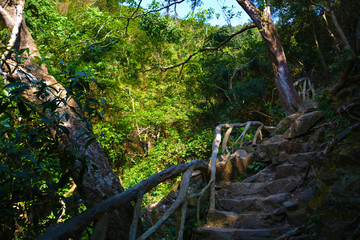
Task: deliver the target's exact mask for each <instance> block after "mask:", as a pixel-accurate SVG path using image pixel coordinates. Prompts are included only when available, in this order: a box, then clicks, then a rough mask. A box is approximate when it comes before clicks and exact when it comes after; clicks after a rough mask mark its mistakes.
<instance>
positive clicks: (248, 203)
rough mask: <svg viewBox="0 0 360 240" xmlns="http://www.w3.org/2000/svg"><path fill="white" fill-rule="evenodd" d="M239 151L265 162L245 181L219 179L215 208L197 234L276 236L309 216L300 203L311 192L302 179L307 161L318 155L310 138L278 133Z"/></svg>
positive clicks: (216, 239)
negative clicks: (291, 137)
mask: <svg viewBox="0 0 360 240" xmlns="http://www.w3.org/2000/svg"><path fill="white" fill-rule="evenodd" d="M239 151H246V152H247V153H248V156H247V157H246V159H247V161H249V160H248V159H251V161H250V162H253V161H258V162H263V163H266V164H267V167H265V168H264V169H262V170H261V171H259V172H258V173H256V174H255V175H252V176H250V177H248V178H246V179H244V180H242V181H238V182H236V181H234V180H233V181H232V182H230V183H229V182H227V184H226V183H224V182H221V180H220V181H219V182H218V183H217V191H216V210H214V211H210V212H209V213H208V216H207V223H206V224H205V225H204V226H202V227H200V228H198V229H197V230H196V232H195V233H194V235H193V239H197V240H202V239H206V240H212V239H214V240H220V239H221V240H227V239H239V240H241V239H244V240H245V239H246V240H251V239H254V240H255V239H256V240H262V239H276V238H277V237H279V236H281V235H282V234H284V233H286V232H288V231H290V230H292V229H294V228H295V227H296V226H297V225H299V224H300V223H301V221H302V220H304V221H306V219H308V216H306V214H305V211H302V209H301V208H303V205H304V204H303V203H305V202H306V201H307V200H308V199H309V195H311V194H312V193H311V191H309V189H308V188H306V187H304V186H302V185H303V184H302V183H303V179H304V176H305V175H306V172H307V167H308V165H309V164H308V163H309V161H311V160H312V159H314V158H315V157H317V156H318V155H319V153H318V152H314V151H313V147H312V146H311V144H310V143H308V142H305V143H303V142H300V143H299V142H294V141H289V140H286V139H284V138H283V137H282V136H279V135H277V136H274V137H272V138H270V139H268V140H266V141H263V143H262V144H258V145H252V146H251V147H247V148H246V147H245V148H244V149H242V150H239ZM238 155H244V153H243V152H242V154H238ZM235 162H236V161H234V163H235ZM232 168H233V169H236V166H233V167H232Z"/></svg>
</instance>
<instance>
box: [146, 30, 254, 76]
mask: <svg viewBox="0 0 360 240" xmlns="http://www.w3.org/2000/svg"><path fill="white" fill-rule="evenodd" d="M255 27H256V26H255V24H250V25H246V26H244V27H243V28H242V29H240V30H239V31H237V32H235V33H233V34H231V35H230V36H229V37H228V38H226V39H225V40H224V41H223V42H221V43H220V44H219V45H217V46H216V47H205V48H202V49H200V50H198V51H197V52H195V53H193V54H191V55H190V56H189V57H188V58H187V59H186V60H185V61H183V62H180V63H177V64H175V65H171V66H168V67H152V68H150V69H147V70H144V71H140V72H148V71H152V70H154V69H160V70H161V71H167V70H169V69H172V68H176V67H180V66H182V65H184V64H186V63H188V62H189V61H190V60H191V58H193V57H195V56H196V55H197V54H199V53H201V52H206V51H216V50H219V49H220V48H222V47H223V46H224V45H225V44H227V43H228V42H230V40H231V39H233V38H234V37H235V36H236V35H239V34H241V33H243V32H245V31H246V30H249V29H252V28H255Z"/></svg>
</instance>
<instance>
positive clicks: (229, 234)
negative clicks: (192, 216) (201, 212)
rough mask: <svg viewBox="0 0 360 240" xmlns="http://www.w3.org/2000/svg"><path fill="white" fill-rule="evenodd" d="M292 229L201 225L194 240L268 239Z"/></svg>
mask: <svg viewBox="0 0 360 240" xmlns="http://www.w3.org/2000/svg"><path fill="white" fill-rule="evenodd" d="M289 230H291V228H289V227H274V228H264V229H236V228H213V227H212V228H206V227H200V228H198V229H197V230H196V231H195V233H194V238H193V239H194V240H220V239H221V240H268V239H275V238H276V237H278V236H280V235H282V234H284V233H286V232H288V231H289Z"/></svg>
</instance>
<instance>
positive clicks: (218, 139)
mask: <svg viewBox="0 0 360 240" xmlns="http://www.w3.org/2000/svg"><path fill="white" fill-rule="evenodd" d="M250 126H258V128H257V130H256V133H255V135H254V138H253V141H252V144H256V140H257V138H258V137H259V136H262V133H261V130H262V128H263V127H264V124H262V123H261V122H258V121H251V122H246V123H233V124H220V125H218V126H216V129H215V138H214V141H213V145H212V154H211V170H210V182H209V184H210V209H209V210H210V211H211V210H215V176H216V160H217V156H218V153H219V147H220V143H221V130H222V129H223V128H228V130H227V131H226V133H225V136H224V140H223V144H222V151H223V152H224V151H227V148H226V145H227V142H228V140H229V137H230V134H231V132H232V130H233V129H234V128H239V127H244V130H243V132H242V133H241V135H240V136H239V137H238V138H237V140H236V141H235V143H234V146H235V144H236V143H237V142H238V141H240V147H242V144H243V140H244V137H245V134H246V132H247V131H248V129H249V127H250Z"/></svg>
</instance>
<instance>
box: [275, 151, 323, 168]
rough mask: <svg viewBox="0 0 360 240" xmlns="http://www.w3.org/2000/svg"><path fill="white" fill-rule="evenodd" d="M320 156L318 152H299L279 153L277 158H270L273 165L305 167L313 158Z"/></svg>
mask: <svg viewBox="0 0 360 240" xmlns="http://www.w3.org/2000/svg"><path fill="white" fill-rule="evenodd" d="M319 154H321V153H320V152H299V153H290V154H289V153H285V152H281V153H280V154H279V156H278V157H277V158H272V159H271V161H272V163H274V164H284V163H291V164H296V165H305V166H306V165H307V163H308V162H309V161H310V160H311V159H312V158H313V157H316V156H318V155H319Z"/></svg>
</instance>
